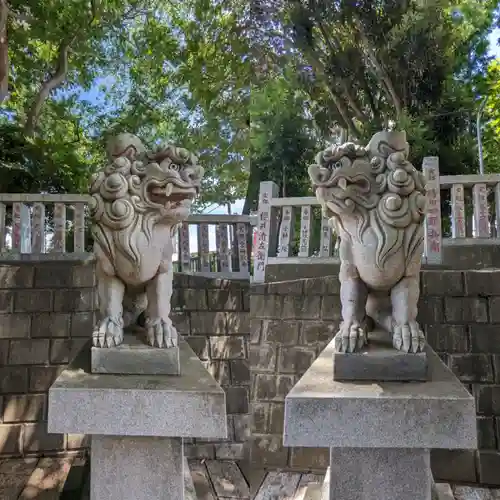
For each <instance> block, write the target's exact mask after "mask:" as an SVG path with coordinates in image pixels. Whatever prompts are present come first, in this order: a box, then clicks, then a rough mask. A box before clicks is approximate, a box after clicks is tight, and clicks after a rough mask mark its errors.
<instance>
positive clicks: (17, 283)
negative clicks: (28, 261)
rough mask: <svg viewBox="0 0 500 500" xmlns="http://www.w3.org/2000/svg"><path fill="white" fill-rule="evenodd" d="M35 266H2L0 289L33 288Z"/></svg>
mask: <svg viewBox="0 0 500 500" xmlns="http://www.w3.org/2000/svg"><path fill="white" fill-rule="evenodd" d="M34 272H35V266H33V265H15V264H14V265H0V288H9V289H10V288H31V287H32V286H33V277H34Z"/></svg>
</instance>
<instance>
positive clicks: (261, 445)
mask: <svg viewBox="0 0 500 500" xmlns="http://www.w3.org/2000/svg"><path fill="white" fill-rule="evenodd" d="M251 443H252V448H251V451H250V457H251V462H252V463H255V464H259V466H260V467H265V466H275V467H284V466H285V465H286V464H287V460H288V449H287V448H285V447H284V446H283V437H282V436H281V435H276V436H269V435H268V436H258V435H257V436H254V437H253V439H252V441H251Z"/></svg>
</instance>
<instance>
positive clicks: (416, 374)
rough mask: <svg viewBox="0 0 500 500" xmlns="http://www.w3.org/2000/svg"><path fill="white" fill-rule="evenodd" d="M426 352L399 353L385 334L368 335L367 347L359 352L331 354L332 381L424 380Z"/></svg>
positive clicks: (380, 332)
mask: <svg viewBox="0 0 500 500" xmlns="http://www.w3.org/2000/svg"><path fill="white" fill-rule="evenodd" d="M427 376H428V373H427V348H426V349H425V350H424V351H423V352H419V353H411V352H402V351H398V350H397V349H395V348H394V347H393V346H392V339H391V337H390V335H389V334H388V333H387V332H383V331H381V330H375V331H373V332H370V333H369V334H368V344H367V345H365V347H363V349H361V350H360V351H358V352H337V351H334V353H333V378H334V379H335V380H339V381H367V380H369V381H374V382H378V381H380V382H386V381H398V382H404V381H408V382H413V381H425V380H427Z"/></svg>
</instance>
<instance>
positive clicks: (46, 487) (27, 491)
mask: <svg viewBox="0 0 500 500" xmlns="http://www.w3.org/2000/svg"><path fill="white" fill-rule="evenodd" d="M80 461H81V459H80V458H78V457H68V458H28V459H4V460H0V499H1V500H35V499H36V500H58V499H59V498H60V496H61V492H62V490H63V487H64V484H65V482H66V480H67V477H68V474H69V471H70V469H71V467H72V465H79V462H80Z"/></svg>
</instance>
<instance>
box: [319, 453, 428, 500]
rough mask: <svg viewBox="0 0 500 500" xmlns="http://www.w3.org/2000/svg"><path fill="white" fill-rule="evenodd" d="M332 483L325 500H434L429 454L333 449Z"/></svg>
mask: <svg viewBox="0 0 500 500" xmlns="http://www.w3.org/2000/svg"><path fill="white" fill-rule="evenodd" d="M328 479H329V481H328ZM328 479H326V480H325V484H324V485H323V497H322V500H374V499H375V498H377V499H387V500H389V499H390V500H431V499H432V474H431V468H430V452H429V450H418V449H414V450H404V449H389V448H378V449H376V448H375V449H374V448H371V449H369V448H332V449H331V450H330V470H329V474H328ZM328 483H329V484H328Z"/></svg>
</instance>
